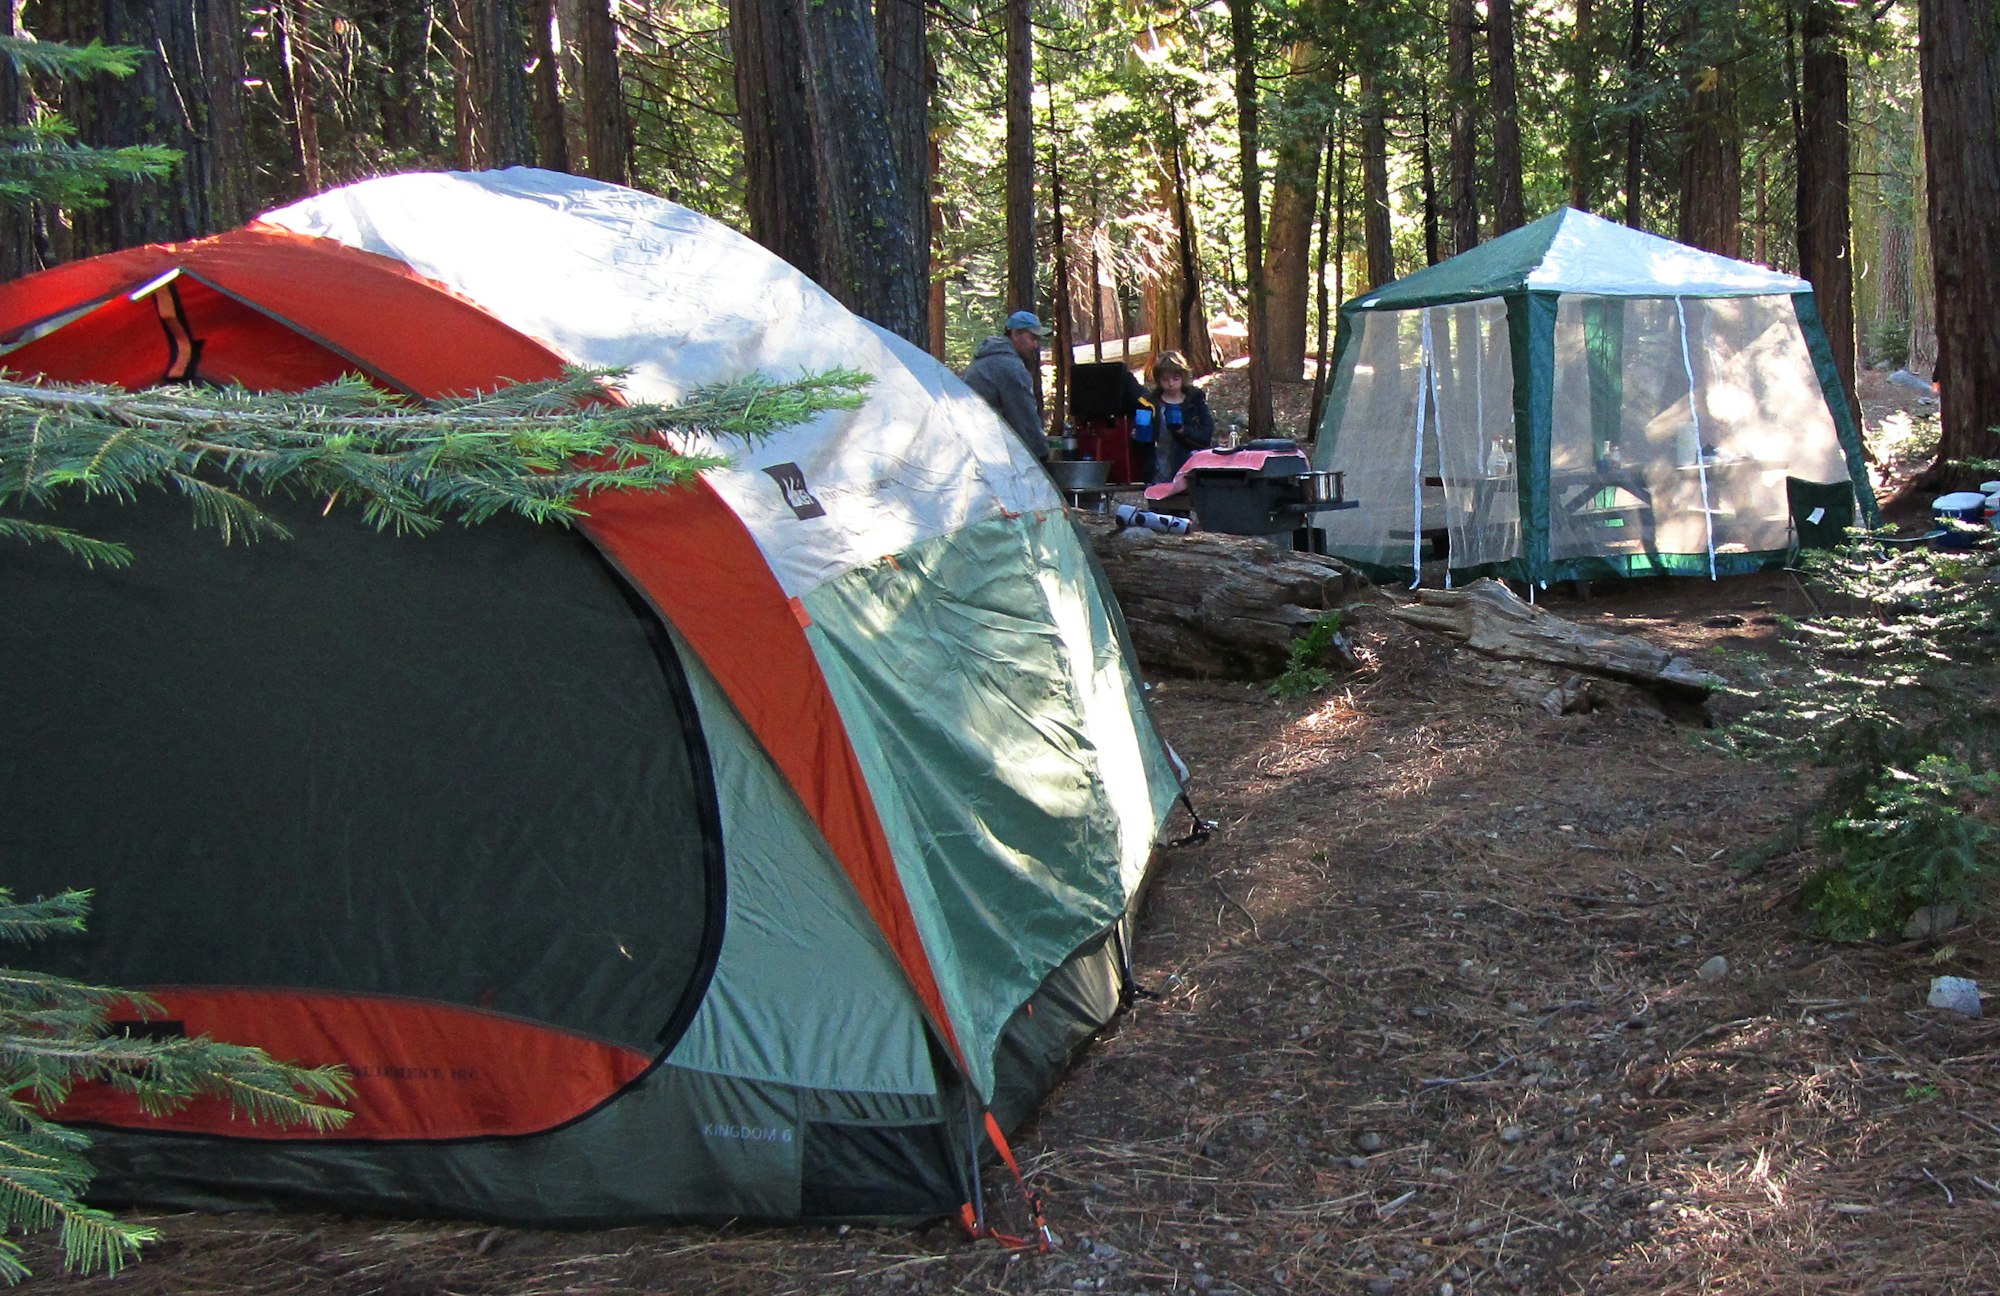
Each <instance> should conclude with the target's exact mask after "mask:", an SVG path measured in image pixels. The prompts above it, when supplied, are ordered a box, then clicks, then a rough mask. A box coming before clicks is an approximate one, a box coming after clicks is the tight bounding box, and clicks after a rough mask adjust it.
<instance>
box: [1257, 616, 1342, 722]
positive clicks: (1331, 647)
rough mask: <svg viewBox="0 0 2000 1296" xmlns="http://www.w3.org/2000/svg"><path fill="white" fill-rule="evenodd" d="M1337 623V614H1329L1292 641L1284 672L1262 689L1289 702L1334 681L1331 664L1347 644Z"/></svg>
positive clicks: (1339, 620) (1338, 617)
mask: <svg viewBox="0 0 2000 1296" xmlns="http://www.w3.org/2000/svg"><path fill="white" fill-rule="evenodd" d="M1340 623H1341V616H1340V613H1338V612H1333V613H1329V614H1328V615H1326V616H1323V617H1321V618H1320V619H1319V620H1317V621H1315V622H1313V623H1312V625H1310V626H1309V627H1307V629H1306V632H1305V633H1304V634H1302V635H1300V636H1299V637H1298V638H1296V639H1294V640H1292V647H1291V656H1290V658H1289V659H1288V660H1287V661H1286V662H1285V669H1284V671H1283V672H1282V673H1281V674H1280V675H1279V676H1278V678H1277V679H1275V680H1272V681H1271V686H1270V687H1269V688H1267V689H1265V690H1264V691H1265V692H1266V693H1268V694H1269V695H1270V696H1272V697H1274V698H1278V699H1281V700H1284V701H1290V700H1292V699H1295V698H1302V697H1305V696H1307V695H1309V694H1312V693H1317V692H1319V691H1320V690H1321V689H1323V688H1325V687H1326V686H1327V685H1329V684H1331V683H1333V671H1332V670H1331V669H1330V667H1331V665H1332V663H1333V662H1334V661H1335V660H1336V659H1337V658H1339V657H1341V656H1343V655H1344V654H1343V650H1344V649H1345V648H1346V646H1347V645H1346V639H1345V637H1344V636H1343V635H1342V634H1341V632H1340Z"/></svg>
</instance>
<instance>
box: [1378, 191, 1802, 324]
mask: <svg viewBox="0 0 2000 1296" xmlns="http://www.w3.org/2000/svg"><path fill="white" fill-rule="evenodd" d="M1809 286H1810V285H1808V284H1807V283H1806V281H1805V280H1803V279H1799V278H1795V277H1794V276H1792V275H1787V274H1779V273H1778V272H1777V271H1775V270H1769V269H1766V268H1765V267H1763V266H1760V265H1754V264H1752V263H1750V262H1748V261H1736V260H1732V259H1731V258H1729V257H1725V256H1718V255H1716V254H1715V253H1713V252H1704V251H1702V250H1701V249H1699V248H1691V247H1688V246H1687V245H1686V244H1683V243H1676V242H1674V241H1673V240H1672V239H1665V238H1661V237H1660V236H1659V235H1657V234H1648V233H1646V232H1645V231H1644V230H1636V229H1632V228H1630V227H1628V226H1624V225H1619V224H1617V223H1615V222H1613V221H1608V220H1605V219H1604V218H1603V217H1601V216H1593V215H1591V214H1590V213H1589V212H1583V211H1578V210H1576V209H1575V208H1573V207H1559V208H1557V209H1556V210H1555V211H1553V212H1550V213H1549V214H1548V215H1546V216H1544V217H1542V218H1541V219H1540V220H1538V221H1534V222H1532V223H1530V224H1527V225H1523V226H1522V227H1521V228H1519V229H1517V230H1512V231H1510V232H1508V233H1506V234H1502V235H1501V236H1500V237H1498V238H1496V239H1493V240H1491V241H1490V242H1486V243H1481V244H1480V245H1479V246H1478V247H1475V248H1473V249H1472V250H1471V251H1468V252H1461V253H1459V254H1458V255H1457V256H1455V257H1452V258H1451V259H1450V260H1449V261H1440V262H1438V263H1437V264H1436V265H1434V266H1427V267H1425V268H1424V269H1422V270H1419V271H1417V272H1416V273H1414V274H1408V275H1404V276H1403V277H1402V278H1401V279H1398V280H1396V281H1394V282H1393V283H1389V284H1385V285H1383V286H1382V287H1381V288H1378V289H1376V290H1375V291H1374V292H1372V293H1364V294H1362V295H1361V296H1359V297H1357V298H1355V299H1354V300H1353V301H1350V302H1348V303H1347V305H1346V307H1344V309H1349V310H1404V309H1408V308H1410V307H1415V306H1436V305H1441V304H1443V303H1447V302H1461V301H1474V300H1477V299H1479V298H1482V297H1497V296H1500V295H1502V294H1504V293H1511V292H1523V291H1528V292H1567V293H1589V294H1593V295H1596V296H1601V297H1675V296H1681V297H1746V296H1761V295H1764V294H1767V293H1795V292H1803V291H1805V290H1806V289H1807V288H1808V287H1809Z"/></svg>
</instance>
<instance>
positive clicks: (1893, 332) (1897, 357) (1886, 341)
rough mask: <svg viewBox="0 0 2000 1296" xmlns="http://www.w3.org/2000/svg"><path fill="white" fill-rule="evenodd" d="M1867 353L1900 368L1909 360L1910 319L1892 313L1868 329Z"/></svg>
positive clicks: (1882, 362) (1876, 360)
mask: <svg viewBox="0 0 2000 1296" xmlns="http://www.w3.org/2000/svg"><path fill="white" fill-rule="evenodd" d="M1867 347H1868V354H1869V355H1871V356H1873V357H1875V362H1876V363H1877V364H1886V365H1894V366H1895V367H1896V368H1898V369H1901V368H1902V367H1903V366H1904V365H1907V364H1908V363H1909V362H1910V321H1908V320H1906V319H1903V318H1901V317H1900V316H1895V315H1892V316H1890V317H1889V318H1888V319H1885V320H1883V321H1882V322H1881V323H1880V324H1877V325H1875V326H1874V327H1873V328H1871V329H1869V330H1868V341H1867Z"/></svg>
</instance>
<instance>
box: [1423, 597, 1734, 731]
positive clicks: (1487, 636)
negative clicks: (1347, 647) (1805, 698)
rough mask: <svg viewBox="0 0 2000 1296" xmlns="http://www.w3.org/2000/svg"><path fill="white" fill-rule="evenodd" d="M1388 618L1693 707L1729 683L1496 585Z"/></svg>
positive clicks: (1656, 649)
mask: <svg viewBox="0 0 2000 1296" xmlns="http://www.w3.org/2000/svg"><path fill="white" fill-rule="evenodd" d="M1389 615H1390V616H1393V617H1395V618H1397V619H1398V620H1400V621H1406V622H1408V623H1409V624H1411V625H1414V626H1422V627H1423V628H1425V629H1427V630H1436V631H1440V632H1442V633H1444V634H1449V635H1455V636H1457V637H1458V638H1460V639H1463V640H1465V644H1466V647H1468V648H1471V649H1473V650H1475V651H1477V652H1482V653H1485V654H1486V655H1488V656H1490V657H1498V658H1502V659H1504V660H1508V661H1527V662H1546V663H1548V664H1550V665H1553V666H1566V667H1569V668H1571V669H1572V670H1578V671H1585V672H1588V673H1589V674H1592V675H1600V676H1603V677H1604V678H1606V679H1615V680H1625V681H1628V682H1630V683H1633V684H1643V685H1645V686H1646V687H1648V688H1653V689H1658V690H1661V691H1663V692H1666V693H1670V694H1674V695H1676V696H1680V697H1684V698H1688V699H1690V700H1698V699H1701V698H1704V697H1706V696H1707V695H1708V694H1709V692H1710V691H1711V690H1713V689H1714V688H1715V687H1716V686H1717V685H1718V684H1720V683H1721V682H1722V681H1721V680H1719V679H1718V678H1716V677H1715V676H1714V675H1711V674H1709V673H1708V672H1706V671H1703V670H1699V669H1697V668H1696V667H1695V665H1694V663H1692V662H1690V661H1689V660H1688V659H1687V658H1685V657H1677V656H1675V655H1674V654H1673V653H1670V652H1668V651H1667V650H1666V649H1664V648H1660V647H1657V646H1655V645H1653V644H1650V643H1647V642H1646V641H1645V640H1644V639H1640V638H1637V637H1636V636H1633V635H1619V634H1605V633H1604V632H1602V631H1599V630H1591V629H1587V628H1586V627H1584V626H1580V625H1577V624H1575V623H1573V622H1570V621H1565V620H1563V619H1562V618H1561V617H1559V616H1552V615H1550V614H1549V613H1547V612H1544V611H1542V610H1541V609H1540V608H1537V607H1530V606H1529V605H1528V604H1526V603H1524V602H1522V601H1521V600H1520V599H1519V598H1518V597H1516V596H1515V594H1514V592H1513V591H1512V590H1510V589H1508V588H1507V587H1506V586H1505V585H1502V584H1501V583H1500V582H1499V581H1495V580H1478V581H1474V582H1473V583H1472V584H1470V585H1467V586H1464V587H1463V588H1461V589H1455V590H1431V589H1424V590H1418V591H1417V602H1416V603H1414V604H1406V605H1404V606H1401V607H1396V608H1392V609H1390V611H1389ZM1558 705H1559V706H1560V705H1561V704H1560V703H1558Z"/></svg>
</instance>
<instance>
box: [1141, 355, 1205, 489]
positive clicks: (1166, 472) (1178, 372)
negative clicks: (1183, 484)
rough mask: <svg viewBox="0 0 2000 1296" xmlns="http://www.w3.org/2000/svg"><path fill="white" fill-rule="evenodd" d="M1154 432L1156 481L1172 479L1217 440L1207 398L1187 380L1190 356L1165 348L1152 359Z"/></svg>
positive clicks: (1154, 476) (1154, 475) (1154, 474)
mask: <svg viewBox="0 0 2000 1296" xmlns="http://www.w3.org/2000/svg"><path fill="white" fill-rule="evenodd" d="M1152 405H1153V427H1154V432H1153V435H1154V437H1155V439H1156V442H1157V446H1158V451H1157V453H1158V464H1157V467H1156V468H1155V469H1154V473H1153V480H1154V481H1172V480H1173V479H1174V476H1175V474H1177V473H1179V472H1180V470H1181V465H1182V464H1184V463H1186V462H1187V461H1188V456H1189V455H1191V454H1193V453H1194V452H1195V451H1197V450H1206V449H1207V448H1208V447H1209V446H1210V445H1212V444H1214V441H1215V418H1214V416H1213V415H1211V414H1210V413H1209V412H1208V397H1207V396H1206V395H1205V394H1203V392H1202V390H1201V388H1199V387H1196V386H1195V385H1194V384H1193V383H1191V382H1189V381H1188V363H1187V357H1186V356H1183V355H1182V354H1181V353H1180V352H1178V351H1162V352H1161V353H1160V354H1159V356H1158V357H1156V358H1155V359H1154V361H1153V392H1152Z"/></svg>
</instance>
